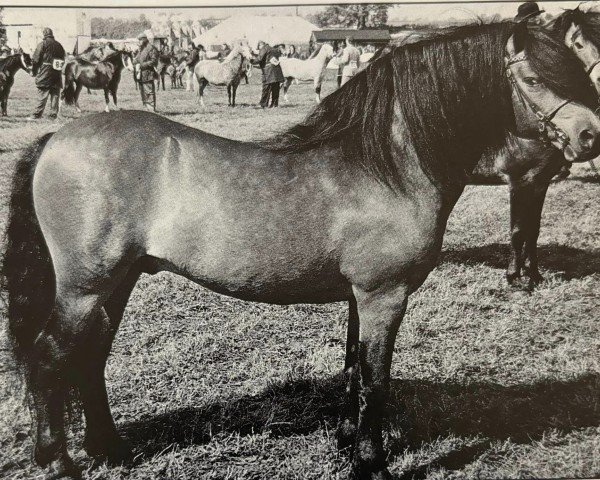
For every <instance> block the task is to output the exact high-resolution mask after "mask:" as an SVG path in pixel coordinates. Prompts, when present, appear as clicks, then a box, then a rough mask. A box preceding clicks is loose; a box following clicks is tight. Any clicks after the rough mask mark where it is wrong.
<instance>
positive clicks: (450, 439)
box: [0, 72, 600, 480]
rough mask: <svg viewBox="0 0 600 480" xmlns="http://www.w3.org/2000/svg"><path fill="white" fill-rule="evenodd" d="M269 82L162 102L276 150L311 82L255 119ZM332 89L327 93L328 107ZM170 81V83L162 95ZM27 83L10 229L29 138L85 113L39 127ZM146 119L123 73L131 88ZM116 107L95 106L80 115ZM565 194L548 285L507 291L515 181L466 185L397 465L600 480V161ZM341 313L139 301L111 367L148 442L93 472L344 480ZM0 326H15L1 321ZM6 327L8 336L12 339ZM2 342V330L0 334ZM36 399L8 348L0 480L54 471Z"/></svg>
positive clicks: (156, 291) (78, 431) (0, 410)
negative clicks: (36, 453)
mask: <svg viewBox="0 0 600 480" xmlns="http://www.w3.org/2000/svg"><path fill="white" fill-rule="evenodd" d="M258 82H259V79H258V78H257V75H255V76H254V77H253V78H252V79H251V84H250V85H248V86H246V85H241V86H240V89H239V91H238V102H239V104H240V105H239V107H237V108H235V109H231V108H228V107H227V95H226V92H225V90H224V89H222V88H216V87H209V88H208V91H207V97H206V102H207V106H206V108H205V109H201V108H200V107H199V105H198V104H197V102H196V97H195V95H193V94H191V93H189V92H184V91H180V90H179V91H168V90H167V92H165V93H163V92H160V93H159V95H158V109H159V112H160V114H162V115H165V116H167V117H169V118H171V119H173V120H176V121H179V122H183V123H185V124H188V125H191V126H193V127H198V128H201V129H204V130H206V131H209V132H211V133H216V134H219V135H223V136H226V137H230V138H235V139H241V140H249V139H261V138H266V137H268V136H269V135H271V134H272V133H274V132H276V131H278V130H281V129H282V128H284V127H287V126H290V125H291V124H293V123H294V122H297V121H298V120H300V119H301V118H302V117H303V116H304V115H305V114H306V113H307V112H308V111H309V110H310V108H311V106H312V101H313V94H312V92H311V88H310V86H309V85H306V84H301V85H300V86H295V85H294V86H292V90H291V92H290V100H291V102H290V104H287V105H283V106H282V108H279V109H277V110H268V111H263V110H261V109H257V108H256V105H255V104H256V103H257V101H258V98H259V95H260V93H259V91H260V86H259V85H258ZM333 85H334V82H333V81H332V80H331V79H329V81H328V82H327V83H326V85H325V86H324V93H325V94H327V93H328V92H330V91H331V90H332V89H333ZM167 88H168V87H167ZM33 93H34V88H33V81H32V79H31V78H29V77H27V76H25V74H23V72H21V73H20V74H19V75H18V76H17V82H16V85H15V88H14V92H13V95H12V98H11V100H10V103H9V114H10V117H8V118H6V119H5V118H3V119H1V120H0V152H1V153H0V199H1V205H0V208H1V212H0V219H1V223H2V225H0V226H3V224H4V222H5V219H6V201H7V198H8V195H9V191H10V174H11V171H12V167H13V164H14V162H15V160H16V159H17V158H18V156H19V154H20V149H22V148H23V147H24V146H25V145H26V144H27V143H28V142H30V141H32V140H33V139H34V138H36V137H38V136H40V135H41V134H42V133H44V132H46V131H51V130H55V129H57V128H59V127H60V126H61V125H62V124H64V123H66V122H70V121H72V120H73V119H74V118H75V117H76V116H77V115H75V114H74V112H73V111H72V110H71V109H69V108H68V107H67V108H65V110H64V111H63V117H62V118H61V119H60V120H59V121H57V122H51V121H48V120H41V121H38V122H33V123H28V122H26V121H25V117H26V116H27V115H29V114H30V113H31V111H32V108H33V105H34V100H33ZM119 93H120V96H121V104H122V106H123V107H125V108H140V101H139V98H138V96H137V92H135V90H134V89H133V83H132V81H131V79H130V78H129V76H127V77H126V78H124V80H123V86H122V89H121V91H120V92H119ZM102 104H103V99H102V95H100V94H95V95H87V94H85V93H84V94H82V98H81V105H82V107H83V109H84V112H83V115H85V114H87V113H89V112H93V111H99V110H101V109H102ZM573 172H574V173H573V175H572V176H571V177H570V178H569V179H568V180H566V181H564V182H561V183H557V184H553V185H552V186H551V187H550V190H549V193H548V200H547V203H546V207H545V210H544V215H543V227H542V233H541V236H540V259H541V267H542V270H543V274H544V275H545V278H546V281H545V282H544V283H543V284H542V285H541V286H540V287H539V288H538V289H537V290H536V291H535V292H533V293H527V292H524V291H520V290H516V289H511V288H509V287H508V286H507V285H506V284H505V281H504V272H503V269H504V268H505V266H506V263H507V261H508V247H507V241H508V232H507V225H508V201H507V190H506V187H503V186H485V187H482V186H472V187H468V188H467V189H466V191H465V193H464V195H463V196H462V198H461V200H460V201H459V203H458V205H457V206H456V208H455V210H454V212H453V214H452V216H451V218H450V221H449V225H448V231H447V234H446V238H445V244H444V252H443V255H442V258H441V261H440V264H439V266H438V267H437V268H436V269H435V270H434V271H433V272H432V273H431V275H430V277H429V278H428V280H427V281H426V283H425V285H423V287H422V288H421V289H420V290H419V291H418V292H417V293H416V294H414V295H413V296H412V297H411V299H410V303H409V308H408V313H407V315H406V318H405V320H404V323H403V325H402V327H401V329H400V333H399V335H398V339H397V342H396V350H395V356H394V362H393V367H392V376H393V379H394V380H393V384H392V399H391V412H392V418H391V428H390V430H389V432H388V433H387V435H386V443H387V446H388V448H389V451H390V456H389V461H390V470H391V471H392V473H393V474H394V475H397V476H398V477H401V476H404V478H427V479H432V480H433V479H442V478H452V479H463V478H464V479H470V478H490V479H491V478H533V477H537V478H539V477H544V478H549V477H598V476H600V322H599V317H600V315H599V312H600V294H599V292H600V209H599V208H598V206H599V205H598V199H599V198H600V183H599V181H598V180H597V179H595V178H593V176H592V174H591V172H590V170H589V167H587V165H581V166H577V167H576V168H574V170H573ZM346 313H347V308H346V305H343V304H333V305H326V306H310V305H296V306H291V307H279V306H269V305H261V304H250V303H244V302H241V301H238V300H233V299H230V298H226V297H222V296H219V295H217V294H214V293H212V292H209V291H207V290H205V289H202V288H200V287H198V286H196V285H194V284H192V283H190V282H188V281H186V280H184V279H181V278H179V277H175V276H173V275H169V274H159V275H156V276H154V277H150V276H144V277H142V279H141V281H140V282H139V284H138V286H137V287H136V289H135V291H134V292H133V295H132V298H131V300H130V303H129V306H128V308H127V311H126V314H125V319H124V321H123V324H122V327H121V329H120V331H119V334H118V336H117V339H116V341H115V345H114V348H113V352H112V355H111V357H110V360H109V365H108V369H107V382H108V389H109V397H110V400H111V404H112V408H113V412H114V416H115V418H116V421H117V424H118V427H119V429H120V430H121V431H122V432H123V434H125V435H126V436H127V437H128V438H129V440H130V441H131V443H132V444H133V445H134V447H135V451H136V458H135V461H134V462H133V464H131V465H128V466H126V467H109V466H107V465H93V464H92V463H91V461H90V460H89V459H88V458H87V457H85V456H84V454H83V453H82V452H81V451H79V452H78V451H77V449H78V448H79V445H80V442H81V437H82V423H81V422H80V423H79V424H78V425H77V426H76V427H75V428H74V429H73V431H72V432H71V436H70V439H71V441H72V448H73V449H75V450H73V451H75V452H76V459H77V460H78V461H80V462H81V463H82V465H83V466H84V467H85V468H86V472H85V476H86V478H89V479H108V480H116V479H120V478H129V479H132V480H133V479H135V480H138V479H139V480H141V479H197V478H203V479H204V478H206V479H234V478H235V479H237V478H240V479H242V478H243V479H311V478H323V479H336V478H344V475H345V474H346V473H347V471H348V461H347V458H345V457H344V456H343V455H339V454H338V453H337V451H336V448H335V443H334V439H333V433H334V430H335V425H336V421H337V411H338V407H339V406H340V399H341V398H342V392H343V384H342V383H341V379H340V376H339V373H340V371H341V368H342V365H343V352H344V340H345V322H346ZM2 327H4V321H3V322H2ZM2 330H3V328H2ZM2 335H4V332H2ZM29 421H30V418H29V413H28V411H27V408H26V401H25V396H24V391H23V387H22V385H21V384H20V382H19V381H18V380H17V379H16V378H15V375H14V373H13V371H12V369H11V362H10V359H9V356H8V352H7V348H6V343H5V339H4V338H3V337H0V478H10V479H12V478H15V479H16V478H41V476H42V474H43V472H42V471H41V470H39V469H37V468H35V467H33V466H32V464H31V462H30V455H31V449H32V442H31V438H30V425H29Z"/></svg>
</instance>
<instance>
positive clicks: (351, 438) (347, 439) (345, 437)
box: [335, 418, 356, 452]
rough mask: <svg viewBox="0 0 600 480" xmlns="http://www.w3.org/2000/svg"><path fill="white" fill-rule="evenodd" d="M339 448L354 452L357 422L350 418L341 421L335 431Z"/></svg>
mask: <svg viewBox="0 0 600 480" xmlns="http://www.w3.org/2000/svg"><path fill="white" fill-rule="evenodd" d="M335 438H336V440H337V448H338V450H339V451H348V452H352V450H353V448H354V442H355V441H356V424H354V423H353V422H352V421H351V420H350V419H349V418H345V419H343V420H341V421H340V423H339V424H338V427H337V431H336V433H335Z"/></svg>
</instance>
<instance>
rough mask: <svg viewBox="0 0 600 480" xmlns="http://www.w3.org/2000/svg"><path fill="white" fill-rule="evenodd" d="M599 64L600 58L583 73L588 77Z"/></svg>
mask: <svg viewBox="0 0 600 480" xmlns="http://www.w3.org/2000/svg"><path fill="white" fill-rule="evenodd" d="M599 64H600V58H599V59H598V60H596V61H595V62H594V63H592V64H591V65H590V66H589V67H588V68H587V70H586V71H585V73H586V74H587V76H588V77H589V76H590V75H591V74H592V71H593V70H594V68H596V67H597V66H598V65H599Z"/></svg>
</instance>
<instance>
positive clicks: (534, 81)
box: [523, 77, 542, 87]
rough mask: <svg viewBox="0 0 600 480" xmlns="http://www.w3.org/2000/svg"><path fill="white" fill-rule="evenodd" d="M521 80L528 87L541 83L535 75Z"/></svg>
mask: <svg viewBox="0 0 600 480" xmlns="http://www.w3.org/2000/svg"><path fill="white" fill-rule="evenodd" d="M523 81H524V82H525V83H526V84H527V85H529V86H530V87H537V86H538V85H541V83H542V82H540V81H539V80H538V79H537V78H535V77H526V78H524V79H523Z"/></svg>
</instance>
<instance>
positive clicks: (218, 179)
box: [4, 24, 600, 480]
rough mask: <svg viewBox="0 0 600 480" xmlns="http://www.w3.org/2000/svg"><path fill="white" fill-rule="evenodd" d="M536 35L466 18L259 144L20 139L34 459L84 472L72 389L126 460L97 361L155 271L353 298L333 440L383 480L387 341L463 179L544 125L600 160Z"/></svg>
mask: <svg viewBox="0 0 600 480" xmlns="http://www.w3.org/2000/svg"><path fill="white" fill-rule="evenodd" d="M514 28H517V31H516V32H514V34H513V29H514ZM511 35H512V37H511ZM546 35H547V34H546V33H545V32H544V31H541V30H529V29H527V28H526V27H523V26H522V25H521V26H519V27H515V26H513V25H510V24H493V25H477V26H469V27H461V28H459V29H456V30H455V31H452V32H449V33H446V34H445V35H442V36H440V37H437V38H433V39H430V40H427V41H424V42H419V43H416V44H413V45H407V46H403V47H399V48H395V49H394V50H393V51H391V52H390V53H389V54H387V55H384V56H382V57H381V58H379V59H378V60H377V61H376V62H374V63H373V64H372V65H370V66H369V67H368V68H367V69H366V70H364V71H363V72H360V73H359V74H357V75H356V76H355V77H354V78H353V79H352V80H351V81H349V82H348V83H347V84H346V85H345V86H344V87H342V88H341V89H339V90H337V91H335V92H334V93H332V94H331V95H329V96H328V97H326V98H325V99H324V100H323V102H322V103H321V104H320V105H319V106H318V107H317V108H316V109H315V110H314V111H313V113H312V114H311V115H310V116H309V117H308V118H307V119H306V120H305V121H304V122H302V123H301V124H300V125H297V126H296V127H293V128H291V129H290V130H289V131H288V132H286V133H284V134H282V135H281V136H279V137H277V138H275V139H273V140H272V141H270V142H266V143H263V144H257V143H249V142H238V141H233V140H229V139H226V138H221V137H218V136H215V135H211V134H208V133H205V132H202V131H200V130H196V129H193V128H190V127H187V126H184V125H182V124H179V123H176V122H173V121H170V120H168V119H166V118H163V117H161V116H158V115H154V114H151V113H147V112H140V111H123V112H111V113H109V114H96V115H90V116H87V117H85V118H83V119H80V120H79V121H78V122H76V123H75V122H74V123H71V124H68V125H66V126H65V127H63V128H62V129H61V130H59V131H58V132H57V133H54V134H48V135H46V136H45V137H43V138H42V139H41V140H39V141H38V142H37V143H36V144H35V145H33V146H31V147H30V148H29V149H28V151H27V152H26V153H25V154H24V156H23V157H22V159H21V160H20V161H19V162H18V166H17V172H16V176H15V178H14V181H13V191H12V197H11V201H10V219H9V224H8V230H7V238H8V244H7V250H6V254H5V261H4V276H5V280H6V288H7V291H8V315H9V327H10V332H11V334H12V336H13V340H14V342H13V343H14V346H15V355H16V357H17V358H18V359H19V360H20V361H21V363H22V364H23V366H24V367H25V369H26V372H27V380H28V381H27V385H28V388H29V391H30V392H31V393H32V397H33V401H32V406H33V408H34V409H35V411H34V413H35V415H34V416H33V418H35V421H36V425H37V426H36V428H35V431H36V437H37V438H36V441H35V450H34V458H35V460H36V462H37V463H38V464H40V465H42V466H50V469H51V471H52V472H53V473H54V474H55V475H57V476H63V477H68V478H75V477H76V476H77V475H78V469H77V467H76V466H75V464H74V463H73V461H72V460H71V457H70V456H69V453H68V451H67V440H66V434H65V423H64V422H65V415H64V413H65V402H66V401H67V400H66V391H67V389H68V388H69V387H76V388H77V389H78V390H79V394H80V398H81V401H82V405H83V411H84V414H85V418H86V425H85V428H86V436H85V447H86V449H87V452H88V453H89V454H90V455H93V456H96V457H99V458H109V459H111V460H118V459H120V458H123V456H126V455H127V446H126V443H125V442H124V440H122V439H121V438H120V436H119V434H118V432H117V428H116V426H115V423H114V421H113V418H112V415H111V413H110V408H109V405H108V398H107V393H106V385H105V378H104V368H105V364H106V360H107V357H108V355H109V352H110V350H111V345H112V342H113V339H114V336H115V334H116V332H117V330H118V327H119V324H120V322H121V318H122V316H123V311H124V309H125V306H126V304H127V301H128V298H129V295H130V293H131V291H132V289H133V288H134V286H135V284H136V282H137V280H138V278H139V276H140V274H141V273H142V272H148V273H152V274H154V273H157V272H159V271H165V270H167V271H171V272H174V273H177V274H180V275H183V276H185V277H187V278H189V279H190V280H192V281H195V282H197V283H199V284H200V285H203V286H205V287H208V288H211V289H213V290H215V291H217V292H220V293H222V294H227V295H231V296H233V297H237V298H240V299H244V300H248V301H257V302H267V303H275V304H294V303H325V302H337V301H347V302H348V303H349V307H350V319H351V323H352V324H353V325H358V329H357V332H356V333H357V336H356V338H351V337H349V339H348V340H349V341H348V345H350V346H352V348H351V350H350V356H349V364H348V365H347V373H348V399H347V407H346V409H345V410H344V412H343V413H342V418H341V422H340V427H339V430H338V442H339V446H340V447H342V448H345V447H350V448H349V451H350V452H351V454H352V456H353V470H352V472H353V476H354V477H355V478H357V479H373V480H375V479H378V480H379V479H387V478H390V474H389V472H388V470H387V467H386V456H385V452H384V448H383V439H382V428H383V425H384V420H383V419H384V412H385V405H386V399H387V394H388V389H389V381H390V364H391V361H392V353H393V347H394V342H395V339H396V334H397V331H398V328H399V327H400V323H401V321H402V318H403V316H404V313H405V311H406V305H407V301H408V296H409V295H410V294H411V293H412V292H414V291H415V290H416V289H417V288H419V286H420V285H421V284H422V283H423V282H424V281H425V279H426V278H427V276H428V274H429V272H430V271H431V270H432V269H433V268H434V266H435V264H436V260H437V258H438V255H439V253H440V250H441V247H442V240H443V235H444V231H445V227H446V222H447V220H448V216H449V215H450V212H451V211H452V209H453V207H454V205H455V203H456V201H457V200H458V198H459V197H460V195H461V193H462V191H463V189H464V187H465V184H466V182H467V176H468V174H469V173H470V172H471V171H472V170H473V168H474V167H475V165H476V164H477V162H478V161H479V159H480V157H481V155H482V154H483V152H484V151H486V150H488V149H496V148H499V147H500V146H501V145H503V144H504V143H505V142H506V141H507V130H511V131H513V132H514V134H522V132H521V131H520V128H524V129H526V130H529V129H531V128H534V127H537V126H538V125H539V124H540V123H541V124H542V126H543V130H544V132H545V136H546V137H547V139H548V141H549V142H551V143H552V144H553V145H554V146H555V147H557V148H560V149H561V150H562V151H563V153H564V155H565V156H566V157H567V158H568V159H569V160H571V161H583V160H587V159H589V158H592V157H594V156H596V155H597V154H598V150H599V147H598V145H599V142H598V136H599V135H600V120H599V119H598V118H597V117H596V116H595V114H594V112H593V111H592V110H591V109H590V108H589V107H590V106H594V107H595V104H594V105H589V103H594V102H595V98H594V102H588V98H589V97H590V96H591V97H595V95H594V92H593V90H592V88H591V86H590V85H589V81H588V78H587V76H586V75H585V72H584V71H583V69H582V68H581V67H580V65H579V63H578V61H577V59H576V58H575V57H574V56H573V55H572V54H571V53H570V52H569V51H568V50H567V49H566V47H565V46H564V44H558V45H557V44H556V43H555V42H552V41H551V39H548V38H546ZM507 42H508V45H509V48H508V49H507ZM560 47H562V49H561V48H560ZM505 56H508V59H507V60H506V62H507V63H506V64H505ZM556 65H559V66H560V69H558V70H557V69H556V68H554V66H556ZM507 74H508V75H510V78H511V79H512V80H513V83H510V82H509V80H508V78H507ZM590 91H591V92H590ZM511 92H512V93H511ZM520 98H521V99H522V98H526V101H521V100H520ZM440 112H443V113H444V115H440ZM536 113H539V114H542V117H539V116H538V115H536ZM515 116H516V117H517V118H518V119H519V121H518V122H517V124H516V125H515ZM542 118H543V120H544V121H543V122H542V120H541V119H542Z"/></svg>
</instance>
